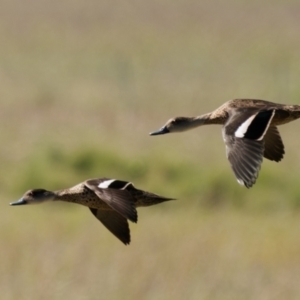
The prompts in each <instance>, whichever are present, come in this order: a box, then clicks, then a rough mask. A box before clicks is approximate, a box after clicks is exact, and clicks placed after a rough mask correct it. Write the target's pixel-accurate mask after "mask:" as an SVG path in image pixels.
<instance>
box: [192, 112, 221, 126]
mask: <svg viewBox="0 0 300 300" xmlns="http://www.w3.org/2000/svg"><path fill="white" fill-rule="evenodd" d="M207 124H222V123H221V122H220V120H218V119H217V118H213V115H212V113H207V114H204V115H201V116H197V117H191V118H188V122H187V124H186V126H187V129H192V128H195V127H198V126H202V125H207Z"/></svg>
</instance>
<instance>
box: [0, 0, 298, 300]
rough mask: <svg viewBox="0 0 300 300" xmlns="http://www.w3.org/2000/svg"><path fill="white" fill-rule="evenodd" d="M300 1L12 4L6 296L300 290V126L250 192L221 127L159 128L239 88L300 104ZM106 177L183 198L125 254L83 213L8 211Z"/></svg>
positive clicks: (5, 134) (2, 129)
mask: <svg viewBox="0 0 300 300" xmlns="http://www.w3.org/2000/svg"><path fill="white" fill-rule="evenodd" d="M298 11H299V3H298V2H297V1H293V0H289V1H281V0H278V1H266V2H261V1H246V0H245V1H241V2H239V3H237V2H236V1H233V0H229V1H226V2H224V1H220V0H214V1H193V0H188V1H179V0H178V1H170V0H164V1H148V2H145V1H142V2H141V1H136V0H130V1H127V2H116V1H110V2H109V1H95V0H92V1H88V2H85V1H82V0H74V1H70V0H63V1H57V0H54V1H51V2H50V1H48V0H41V1H37V0H32V1H26V2H25V1H20V0H11V1H4V2H3V3H2V5H1V10H0V33H1V34H0V43H1V48H0V54H1V55H0V66H1V67H0V99H1V100H0V104H1V109H0V119H1V126H0V140H1V147H0V165H1V172H0V197H1V204H2V205H1V211H0V220H1V227H0V237H1V241H2V243H1V247H0V257H1V258H0V290H1V299H2V298H3V299H31V300H32V299H63V298H66V297H68V298H72V299H76V300H77V299H78V300H84V299H89V300H90V299H101V298H103V299H125V300H126V299H145V300H148V299H149V300H152V299H171V298H172V299H209V300H211V299H230V300H233V299H238V300H240V299H261V300H269V299H272V300H274V299H280V300H281V299H299V295H300V289H299V278H300V272H299V249H300V244H299V238H298V236H299V229H300V221H299V220H300V219H299V207H300V187H299V178H300V173H299V172H300V171H299V170H300V160H299V151H298V149H299V137H298V130H297V128H299V127H298V126H299V122H298V123H296V122H295V123H293V124H289V125H285V126H284V127H283V128H279V129H280V132H281V134H282V137H283V140H284V143H285V147H286V155H285V158H284V160H283V161H282V162H280V163H279V164H276V163H271V162H267V161H264V163H263V165H262V170H261V172H260V174H259V178H258V180H257V183H256V184H255V186H254V187H253V188H252V189H249V190H247V189H245V188H243V187H240V186H239V185H238V184H237V182H236V180H235V178H234V176H233V174H232V171H231V170H230V166H229V163H228V162H227V161H226V158H225V150H224V145H223V142H222V138H221V135H220V127H218V128H217V127H214V126H211V127H205V128H199V129H197V130H194V131H191V132H187V133H185V134H181V135H180V134H178V135H168V136H164V137H149V136H148V132H149V131H151V130H154V129H157V128H159V127H160V126H161V125H162V124H163V123H164V122H165V121H166V120H167V119H169V118H171V117H173V116H176V115H198V114H201V113H204V112H208V111H210V110H213V109H215V108H216V107H218V106H219V105H220V104H222V103H223V102H224V101H226V100H229V99H231V98H238V97H245V98H246V97H252V98H262V99H267V100H271V101H277V102H282V103H295V104H296V103H298V104H299V103H300V101H299V98H300V88H299V78H300V65H299V53H300V43H299V26H300V23H299V20H300V19H299V16H298V14H297V12H298ZM92 177H111V178H120V179H124V180H130V181H132V182H133V183H134V184H135V185H136V186H138V187H140V188H142V189H145V190H149V191H152V192H156V193H159V194H162V195H165V196H169V197H174V198H177V199H178V200H176V201H173V202H169V203H165V204H161V205H157V206H154V207H149V208H143V209H139V210H138V213H139V222H138V224H137V225H135V224H130V227H131V231H132V244H131V245H130V246H128V247H124V246H123V245H122V244H121V243H120V242H119V241H118V240H116V239H115V237H113V236H112V235H111V234H110V233H109V232H108V231H107V230H106V229H105V228H104V227H103V226H102V225H101V224H100V223H99V222H98V221H97V220H96V219H95V218H93V216H92V215H91V213H90V212H89V210H88V209H85V208H83V207H80V206H76V205H70V204H63V203H49V204H45V205H40V206H30V207H26V206H25V207H9V206H8V203H9V202H10V201H13V200H16V199H17V198H19V197H20V196H21V195H22V194H23V193H24V192H25V191H26V190H28V189H31V188H39V187H40V188H46V189H50V190H52V189H53V190H54V189H61V188H64V187H70V186H72V185H75V184H76V183H78V182H81V181H83V180H85V179H87V178H92Z"/></svg>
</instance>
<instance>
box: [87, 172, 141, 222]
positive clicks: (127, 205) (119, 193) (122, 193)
mask: <svg viewBox="0 0 300 300" xmlns="http://www.w3.org/2000/svg"><path fill="white" fill-rule="evenodd" d="M125 184H130V183H129V182H125V181H120V180H114V179H106V178H104V179H103V178H102V179H90V180H87V181H85V185H86V186H87V187H88V188H89V189H90V190H92V191H93V192H94V193H95V194H96V195H97V196H98V197H99V198H100V199H101V200H102V201H104V202H105V203H106V204H107V205H108V206H110V207H111V208H112V209H113V210H115V211H116V212H118V213H119V214H120V215H122V216H123V217H124V218H126V219H129V220H130V221H132V222H137V211H136V207H135V202H136V199H135V198H134V197H133V196H132V195H131V193H130V192H129V191H127V190H125V189H124V187H125ZM120 187H122V188H120Z"/></svg>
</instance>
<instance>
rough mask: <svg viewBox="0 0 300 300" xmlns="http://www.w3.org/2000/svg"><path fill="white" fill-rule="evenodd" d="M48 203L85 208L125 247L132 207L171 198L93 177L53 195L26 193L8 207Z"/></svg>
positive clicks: (134, 218) (134, 214) (133, 218)
mask: <svg viewBox="0 0 300 300" xmlns="http://www.w3.org/2000/svg"><path fill="white" fill-rule="evenodd" d="M49 200H52V201H58V200H60V201H66V202H72V203H77V204H81V205H84V206H87V207H89V208H90V210H91V212H92V213H93V215H94V216H95V217H96V218H97V219H98V220H99V221H101V222H102V224H103V225H104V226H105V227H106V228H107V229H108V230H110V231H111V232H112V233H113V234H114V235H115V236H116V237H117V238H119V239H120V240H121V241H122V242H123V243H124V244H129V243H130V231H129V225H128V222H127V219H128V220H130V221H132V222H137V211H136V207H140V206H150V205H154V204H158V203H161V202H164V201H168V200H172V199H171V198H165V197H162V196H159V195H156V194H153V193H149V192H146V191H143V190H139V189H136V188H135V187H134V186H133V184H132V183H131V182H127V181H122V180H115V179H108V178H97V179H89V180H86V181H84V182H82V183H79V184H77V185H75V186H73V187H71V188H68V189H63V190H59V191H54V192H51V191H46V190H44V189H35V190H29V191H27V192H26V193H25V194H24V195H23V197H22V198H21V199H20V200H19V201H16V202H13V203H11V205H23V204H33V203H41V202H45V201H49Z"/></svg>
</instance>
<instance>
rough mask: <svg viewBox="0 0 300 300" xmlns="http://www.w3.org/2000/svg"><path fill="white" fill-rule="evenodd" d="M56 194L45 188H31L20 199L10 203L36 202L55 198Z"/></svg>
mask: <svg viewBox="0 0 300 300" xmlns="http://www.w3.org/2000/svg"><path fill="white" fill-rule="evenodd" d="M54 198H55V194H54V193H53V192H50V191H46V190H43V189H36V190H29V191H27V192H26V193H25V194H24V195H23V196H22V198H21V199H20V200H18V201H15V202H11V203H10V205H23V204H35V203H42V202H45V201H50V200H54Z"/></svg>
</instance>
